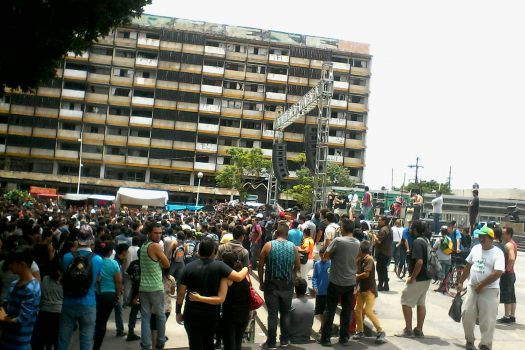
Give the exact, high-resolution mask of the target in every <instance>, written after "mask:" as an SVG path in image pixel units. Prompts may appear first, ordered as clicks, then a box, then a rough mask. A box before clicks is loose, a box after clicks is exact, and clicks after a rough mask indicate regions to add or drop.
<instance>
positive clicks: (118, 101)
mask: <svg viewBox="0 0 525 350" xmlns="http://www.w3.org/2000/svg"><path fill="white" fill-rule="evenodd" d="M109 103H110V104H112V105H118V106H129V105H130V104H131V97H129V96H113V95H110V96H109Z"/></svg>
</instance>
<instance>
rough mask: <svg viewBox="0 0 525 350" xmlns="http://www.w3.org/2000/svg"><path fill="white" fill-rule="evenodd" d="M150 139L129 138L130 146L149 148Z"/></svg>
mask: <svg viewBox="0 0 525 350" xmlns="http://www.w3.org/2000/svg"><path fill="white" fill-rule="evenodd" d="M149 140H150V138H149V137H139V136H128V146H138V147H149Z"/></svg>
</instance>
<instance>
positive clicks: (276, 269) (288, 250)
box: [265, 239, 295, 282]
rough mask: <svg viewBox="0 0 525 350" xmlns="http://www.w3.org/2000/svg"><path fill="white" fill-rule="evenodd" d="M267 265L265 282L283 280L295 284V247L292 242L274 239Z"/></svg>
mask: <svg viewBox="0 0 525 350" xmlns="http://www.w3.org/2000/svg"><path fill="white" fill-rule="evenodd" d="M271 244H272V249H270V253H269V254H268V259H267V263H266V276H265V281H270V280H281V281H288V282H293V267H294V262H295V245H294V244H293V243H292V242H290V241H282V240H278V239H274V240H273V241H272V242H271Z"/></svg>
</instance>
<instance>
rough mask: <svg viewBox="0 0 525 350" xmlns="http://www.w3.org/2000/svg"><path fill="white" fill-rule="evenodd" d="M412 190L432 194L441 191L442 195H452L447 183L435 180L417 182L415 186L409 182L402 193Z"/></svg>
mask: <svg viewBox="0 0 525 350" xmlns="http://www.w3.org/2000/svg"><path fill="white" fill-rule="evenodd" d="M412 189H418V190H421V191H422V192H423V193H432V192H435V191H439V190H441V193H443V194H452V191H451V190H450V187H449V186H448V183H439V182H437V181H436V180H430V181H424V180H423V181H419V182H418V183H417V184H416V183H415V182H410V183H409V184H408V185H406V186H405V187H404V188H403V191H405V192H410V191H411V190H412Z"/></svg>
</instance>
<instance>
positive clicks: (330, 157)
mask: <svg viewBox="0 0 525 350" xmlns="http://www.w3.org/2000/svg"><path fill="white" fill-rule="evenodd" d="M326 160H328V161H329V162H335V163H342V162H343V156H338V155H330V154H329V155H328V156H326Z"/></svg>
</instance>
